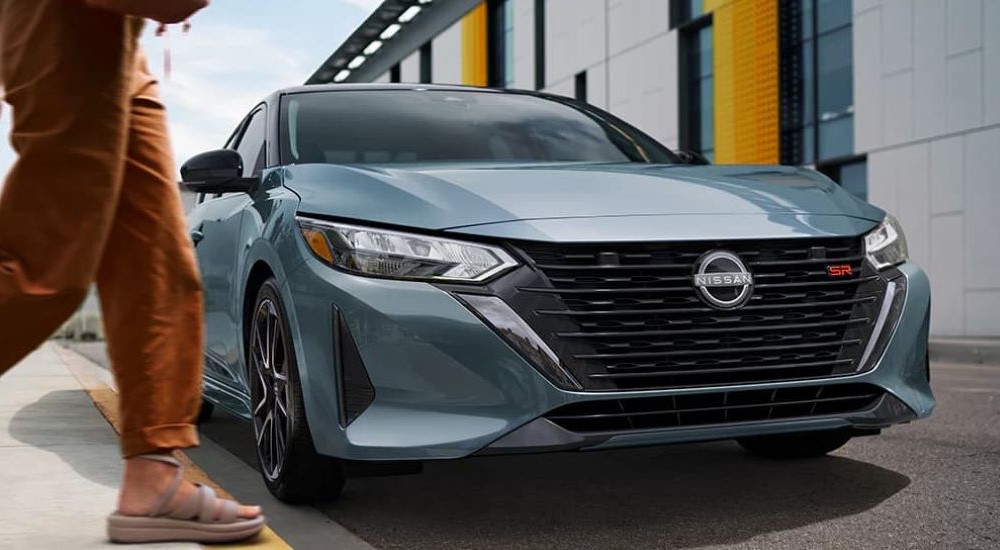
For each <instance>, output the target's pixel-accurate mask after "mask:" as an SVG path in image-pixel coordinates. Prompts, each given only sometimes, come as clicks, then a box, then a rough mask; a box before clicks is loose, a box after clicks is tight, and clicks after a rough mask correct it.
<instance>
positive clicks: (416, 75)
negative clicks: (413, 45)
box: [399, 50, 420, 82]
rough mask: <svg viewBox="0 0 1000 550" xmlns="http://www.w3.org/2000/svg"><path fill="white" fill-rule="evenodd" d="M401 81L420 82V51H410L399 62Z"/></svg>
mask: <svg viewBox="0 0 1000 550" xmlns="http://www.w3.org/2000/svg"><path fill="white" fill-rule="evenodd" d="M399 80H400V81H401V82H420V51H419V50H418V51H415V52H413V53H411V54H410V55H409V56H408V57H407V58H406V59H404V60H403V61H402V63H400V64H399Z"/></svg>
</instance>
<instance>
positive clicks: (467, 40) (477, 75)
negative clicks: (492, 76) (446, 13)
mask: <svg viewBox="0 0 1000 550" xmlns="http://www.w3.org/2000/svg"><path fill="white" fill-rule="evenodd" d="M486 24H487V21H486V2H481V3H480V4H479V5H478V6H476V7H475V8H472V11H470V12H469V13H467V14H466V15H465V17H463V18H462V83H463V84H468V85H470V86H486V84H487V78H488V76H487V72H486V70H487V69H486V67H487V57H486V56H487V53H486V47H487V44H486V41H487V33H486V28H487V27H486Z"/></svg>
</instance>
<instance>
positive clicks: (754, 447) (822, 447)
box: [736, 430, 851, 460]
mask: <svg viewBox="0 0 1000 550" xmlns="http://www.w3.org/2000/svg"><path fill="white" fill-rule="evenodd" d="M850 439H851V433H850V432H849V431H847V430H835V431H820V432H802V433H793V434H781V435H763V436H758V437H746V438H743V439H737V440H736V442H737V443H739V444H740V446H741V447H743V448H744V449H745V450H747V451H748V452H750V453H752V454H755V455H759V456H763V457H766V458H773V459H783V460H787V459H797V458H816V457H820V456H824V455H826V454H828V453H831V452H833V451H835V450H837V449H839V448H841V447H843V446H844V445H845V444H846V443H847V442H848V441H850Z"/></svg>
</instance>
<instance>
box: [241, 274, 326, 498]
mask: <svg viewBox="0 0 1000 550" xmlns="http://www.w3.org/2000/svg"><path fill="white" fill-rule="evenodd" d="M249 314H250V325H249V331H250V332H249V334H248V337H247V339H246V341H247V346H248V349H247V362H248V364H249V373H248V375H249V380H250V398H251V415H252V417H253V433H254V443H255V446H256V449H257V462H258V464H259V467H260V473H261V476H262V477H263V478H264V484H265V485H267V489H268V490H269V491H270V492H271V494H273V495H274V496H275V497H277V498H278V499H280V500H282V501H285V502H293V503H298V502H313V501H316V500H333V499H335V498H336V497H337V496H339V495H340V492H341V490H342V489H343V486H344V475H343V471H342V467H341V464H340V462H339V461H337V460H336V459H332V458H329V457H325V456H321V455H319V454H318V453H317V452H316V448H315V446H314V445H313V441H312V436H311V435H310V433H309V425H308V422H307V421H306V414H305V407H304V406H303V402H302V387H301V386H300V384H299V376H298V363H297V362H296V358H295V348H294V346H293V345H292V342H291V341H290V340H289V338H290V336H289V335H290V334H291V331H290V330H289V328H288V327H289V325H288V317H287V315H286V314H285V308H284V305H283V304H282V302H281V297H280V295H279V293H278V285H277V282H276V281H275V280H274V279H273V278H270V279H268V280H267V281H265V282H264V284H263V285H262V286H261V288H260V290H259V291H258V293H257V299H256V300H255V301H254V307H253V309H252V310H251V311H250V312H249Z"/></svg>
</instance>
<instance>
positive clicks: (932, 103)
mask: <svg viewBox="0 0 1000 550" xmlns="http://www.w3.org/2000/svg"><path fill="white" fill-rule="evenodd" d="M945 8H946V5H945V3H944V2H941V0H917V1H916V2H914V14H913V35H914V37H915V38H916V39H915V40H914V44H913V54H914V55H913V110H914V112H916V113H920V116H918V117H914V120H913V126H914V127H913V131H914V137H916V138H918V139H919V138H926V137H930V136H935V135H940V134H942V133H944V132H945V96H946V84H947V82H946V81H945V76H944V75H945V63H944V60H945Z"/></svg>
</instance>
